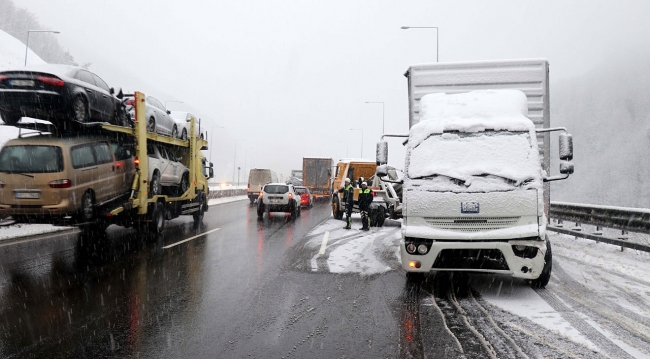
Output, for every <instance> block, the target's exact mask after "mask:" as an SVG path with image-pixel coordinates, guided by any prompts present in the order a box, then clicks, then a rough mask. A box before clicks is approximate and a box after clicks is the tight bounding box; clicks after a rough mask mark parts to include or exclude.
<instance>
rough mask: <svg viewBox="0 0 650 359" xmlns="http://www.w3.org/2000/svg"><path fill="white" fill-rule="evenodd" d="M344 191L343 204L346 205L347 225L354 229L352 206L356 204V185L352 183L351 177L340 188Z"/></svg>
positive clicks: (346, 226) (347, 227)
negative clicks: (353, 185)
mask: <svg viewBox="0 0 650 359" xmlns="http://www.w3.org/2000/svg"><path fill="white" fill-rule="evenodd" d="M339 192H343V205H344V206H345V223H346V224H345V227H343V228H344V229H352V206H354V187H352V185H351V184H350V179H349V178H346V179H345V185H344V186H343V188H341V189H340V190H339Z"/></svg>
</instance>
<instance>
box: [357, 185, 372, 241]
mask: <svg viewBox="0 0 650 359" xmlns="http://www.w3.org/2000/svg"><path fill="white" fill-rule="evenodd" d="M371 203H372V190H371V189H370V188H368V183H366V182H362V183H361V190H359V212H361V223H362V227H361V230H362V231H369V230H370V216H368V212H369V211H370V204H371Z"/></svg>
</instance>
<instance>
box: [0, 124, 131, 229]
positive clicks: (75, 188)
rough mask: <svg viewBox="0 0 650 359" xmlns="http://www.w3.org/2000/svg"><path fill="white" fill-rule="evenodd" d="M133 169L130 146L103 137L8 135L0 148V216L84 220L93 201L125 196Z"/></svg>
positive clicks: (94, 206) (95, 205) (90, 217)
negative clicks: (12, 137) (17, 136)
mask: <svg viewBox="0 0 650 359" xmlns="http://www.w3.org/2000/svg"><path fill="white" fill-rule="evenodd" d="M134 174H135V163H134V159H133V151H132V148H131V146H125V145H123V144H122V143H119V142H117V141H114V140H107V139H106V137H99V136H94V137H91V136H80V137H78V136H69V137H56V136H50V135H39V136H33V137H23V138H17V139H13V140H10V141H8V142H7V143H6V144H5V146H4V147H3V148H2V151H0V188H1V189H2V190H0V215H11V216H13V217H14V219H16V220H17V221H18V222H28V221H37V222H48V221H50V220H55V219H61V218H63V217H66V216H72V217H76V218H77V220H78V221H80V222H89V221H91V220H93V219H94V218H95V215H96V213H97V208H98V206H102V205H106V204H109V203H113V202H114V201H116V200H118V199H126V198H128V196H129V191H130V189H131V183H132V181H133V176H134Z"/></svg>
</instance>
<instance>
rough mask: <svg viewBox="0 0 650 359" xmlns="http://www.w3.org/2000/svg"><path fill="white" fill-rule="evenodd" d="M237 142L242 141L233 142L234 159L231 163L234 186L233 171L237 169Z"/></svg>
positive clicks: (233, 177)
mask: <svg viewBox="0 0 650 359" xmlns="http://www.w3.org/2000/svg"><path fill="white" fill-rule="evenodd" d="M239 142H244V140H236V141H235V158H234V159H233V161H232V183H233V185H234V184H235V170H236V169H237V144H238V143H239Z"/></svg>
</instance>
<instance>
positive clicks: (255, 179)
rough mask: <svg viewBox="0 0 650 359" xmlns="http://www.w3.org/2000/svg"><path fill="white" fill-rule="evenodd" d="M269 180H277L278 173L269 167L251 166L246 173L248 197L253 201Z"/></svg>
mask: <svg viewBox="0 0 650 359" xmlns="http://www.w3.org/2000/svg"><path fill="white" fill-rule="evenodd" d="M271 182H278V175H276V174H275V172H273V171H271V170H269V169H263V168H253V169H251V170H250V172H249V173H248V199H249V200H250V201H251V204H253V203H254V202H255V200H257V199H258V197H259V196H260V192H262V187H264V185H265V184H267V183H271Z"/></svg>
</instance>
